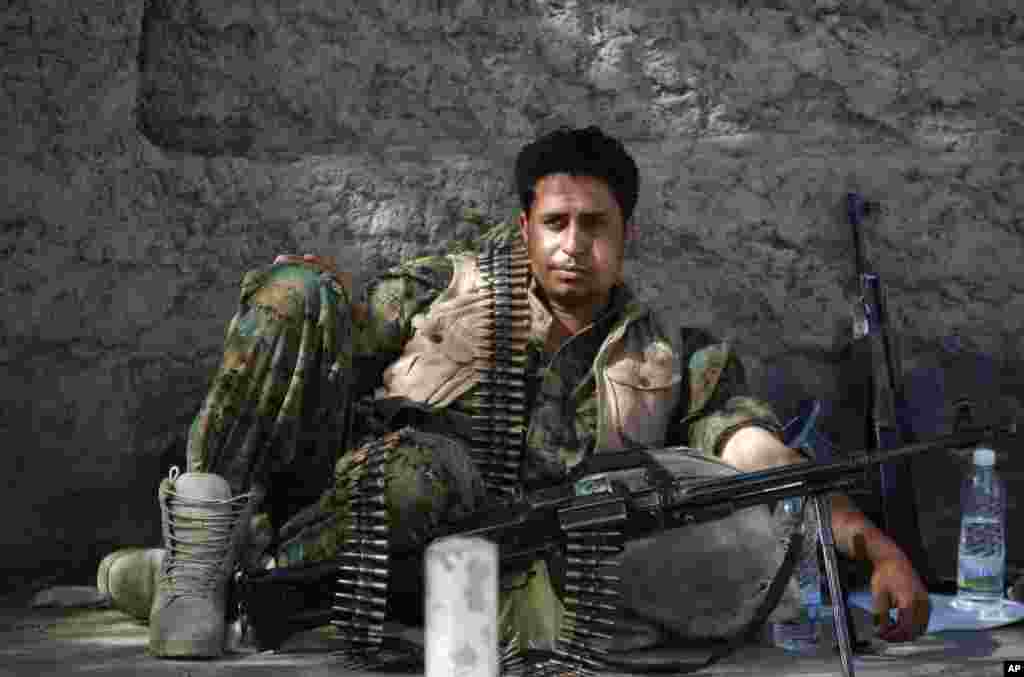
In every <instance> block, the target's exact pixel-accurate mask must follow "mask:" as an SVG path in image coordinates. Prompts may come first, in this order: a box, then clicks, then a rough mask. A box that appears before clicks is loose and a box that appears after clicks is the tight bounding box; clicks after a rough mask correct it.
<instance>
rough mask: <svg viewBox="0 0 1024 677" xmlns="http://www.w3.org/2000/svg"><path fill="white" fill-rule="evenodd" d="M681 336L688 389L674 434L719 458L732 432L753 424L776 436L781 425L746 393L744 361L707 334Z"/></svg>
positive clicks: (727, 345) (768, 409) (767, 408)
mask: <svg viewBox="0 0 1024 677" xmlns="http://www.w3.org/2000/svg"><path fill="white" fill-rule="evenodd" d="M683 336H684V341H683V345H684V353H683V356H684V360H685V363H686V365H687V368H686V379H687V387H686V388H685V389H684V390H683V395H684V396H683V402H682V403H681V404H682V406H681V407H680V410H679V413H680V418H679V421H678V423H677V424H676V425H675V426H673V428H674V430H675V435H674V436H675V437H676V438H677V439H679V440H680V441H682V442H683V443H684V444H686V445H687V446H690V447H692V448H695V449H698V450H700V451H702V452H704V453H705V454H709V455H712V456H721V454H722V449H723V448H724V447H725V444H726V442H728V440H729V438H730V437H731V436H732V435H733V433H735V432H736V431H738V430H740V429H742V428H745V427H748V426H756V427H759V428H764V429H765V430H768V431H769V432H771V433H772V434H774V435H775V436H777V437H778V438H779V439H780V440H781V439H782V424H781V423H780V422H779V419H778V416H777V415H776V414H775V412H774V411H773V409H772V407H771V405H769V404H768V403H767V402H765V401H764V400H761V399H758V398H756V397H753V396H751V395H750V392H749V388H748V386H747V381H746V375H745V373H744V370H743V364H742V363H741V362H740V359H739V357H738V356H737V355H736V352H735V350H734V349H733V347H732V345H731V344H730V343H729V342H727V341H716V340H715V339H714V338H713V337H711V336H710V335H709V334H707V333H705V332H697V333H690V334H689V335H687V332H686V330H684V332H683Z"/></svg>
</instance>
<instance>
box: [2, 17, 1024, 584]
mask: <svg viewBox="0 0 1024 677" xmlns="http://www.w3.org/2000/svg"><path fill="white" fill-rule="evenodd" d="M286 6H287V7H289V9H285V7H286ZM0 26H2V32H0V69H2V70H0V73H2V85H0V121H2V124H0V135H2V142H0V166H2V175H0V176H2V180H0V256H2V259H3V264H2V272H0V276H2V277H0V279H2V291H0V294H2V298H3V307H4V311H3V313H2V315H0V321H2V328H0V341H2V344H0V389H2V398H3V400H2V415H0V430H2V434H3V439H4V447H5V448H4V452H3V454H2V455H0V472H2V473H3V475H4V476H5V477H6V478H7V479H6V491H4V492H3V494H2V498H0V511H2V514H3V515H4V516H5V519H4V520H3V524H2V525H0V541H2V542H3V543H4V544H5V548H4V553H5V556H4V562H3V564H2V565H0V566H4V567H7V568H8V569H10V570H11V571H14V570H33V572H34V573H35V574H39V573H41V572H44V571H47V570H50V569H52V568H53V567H55V566H58V564H59V563H61V562H66V561H68V560H75V561H79V562H82V563H84V566H87V567H88V566H91V565H92V564H94V563H95V558H98V556H99V555H101V554H102V553H103V552H104V551H105V550H106V549H107V548H109V547H111V546H113V545H116V544H124V543H140V542H146V543H155V539H156V537H157V531H156V526H155V525H156V523H157V519H158V517H157V510H156V506H155V501H154V496H155V490H156V485H157V481H158V476H159V475H160V474H162V473H163V472H165V471H166V465H167V463H168V462H169V461H170V460H172V459H175V458H178V457H180V454H181V453H182V451H181V450H182V440H183V434H184V432H185V429H186V427H187V424H188V422H189V420H190V417H191V415H192V414H193V412H194V411H195V410H196V408H197V406H198V404H199V400H200V397H201V396H202V394H203V392H204V390H205V387H206V384H207V379H208V378H209V375H210V373H211V369H212V368H213V367H214V365H215V363H216V360H217V357H218V354H219V347H220V341H221V339H222V336H223V331H224V327H225V326H226V322H227V320H228V318H229V317H230V315H231V313H232V311H233V309H234V304H235V302H236V293H237V291H236V290H237V283H238V282H239V280H240V278H241V276H242V274H243V273H244V271H245V270H247V269H248V268H250V267H254V266H258V265H261V264H265V263H267V262H269V261H270V260H271V259H272V258H273V256H274V255H275V254H278V253H282V252H318V253H326V254H332V255H334V256H336V257H337V258H338V259H339V261H340V262H341V263H342V264H343V265H344V266H345V267H347V268H349V269H351V270H353V271H358V272H360V273H362V274H368V273H371V272H373V271H375V270H379V269H380V268H381V267H382V266H384V265H387V264H389V263H394V262H396V261H397V260H398V259H400V258H401V257H403V256H406V255H410V254H412V253H414V252H433V251H438V250H440V249H442V248H443V247H444V245H445V243H447V242H449V241H451V240H452V239H453V238H461V237H465V236H466V235H469V234H472V233H473V232H474V228H475V226H473V224H472V223H471V221H469V220H466V218H465V214H466V212H467V211H472V212H475V213H477V214H479V215H482V216H483V217H484V218H486V219H490V220H498V219H503V218H509V217H512V216H514V214H515V210H516V208H517V205H516V202H515V199H514V197H513V190H512V186H511V181H510V174H511V166H512V160H513V158H514V155H515V152H516V150H517V149H518V148H519V147H520V146H521V145H522V144H523V143H525V142H527V141H529V140H532V139H533V138H535V137H536V136H537V135H539V134H540V133H543V132H546V131H548V130H550V129H552V128H554V127H556V126H557V125H559V124H571V125H586V124H591V123H596V124H599V125H600V126H602V127H603V128H604V129H605V130H607V131H609V132H611V133H612V134H615V135H617V136H619V137H620V138H622V139H623V140H624V141H625V143H626V144H627V146H628V147H629V148H630V149H631V150H632V151H633V153H634V154H635V156H636V158H637V160H638V163H639V165H640V167H641V172H642V189H641V195H640V207H639V209H638V212H637V215H636V218H637V220H638V222H639V223H640V225H641V230H642V233H643V234H642V239H641V241H640V242H639V243H638V244H637V245H636V246H634V247H633V248H632V249H631V251H630V252H629V261H628V272H629V274H630V276H631V279H632V281H633V282H634V283H635V285H636V287H637V288H638V289H639V290H640V292H641V293H642V294H644V295H646V296H647V297H648V298H649V299H651V300H652V301H653V302H654V303H655V304H656V305H657V306H658V307H660V308H661V309H663V310H664V311H666V313H667V318H668V320H669V321H671V322H686V323H689V324H700V325H706V326H709V327H711V328H712V329H713V330H715V331H716V332H718V333H719V334H722V335H725V336H732V337H734V338H735V340H736V341H737V342H738V343H739V345H740V347H741V349H742V350H743V351H744V353H745V354H746V356H747V359H748V364H749V366H750V372H751V375H752V378H753V381H754V385H755V388H756V389H757V391H758V392H760V393H761V394H764V395H766V396H769V397H771V398H772V399H773V400H774V401H776V403H777V404H778V405H779V408H780V411H782V412H784V413H787V412H789V411H791V409H792V406H793V405H794V404H795V402H796V400H797V399H798V398H800V397H805V396H807V395H809V394H816V395H819V396H822V397H826V398H830V399H832V400H841V399H842V397H841V396H840V391H841V389H842V388H841V381H840V380H838V377H837V373H838V372H837V368H836V367H837V364H838V363H839V358H840V356H841V351H842V348H843V345H844V342H845V341H846V339H847V337H848V335H849V333H850V327H849V310H848V309H849V304H850V302H851V300H852V292H853V287H852V281H853V275H854V271H853V262H852V246H851V237H850V232H849V229H848V227H847V226H846V224H845V213H844V205H843V196H844V195H845V193H846V192H847V191H849V190H859V191H861V192H862V193H863V194H864V195H865V196H866V197H868V198H869V199H871V200H876V201H878V202H879V203H880V204H881V205H882V212H881V214H880V215H879V216H878V217H877V218H875V219H873V220H871V221H870V222H869V223H868V224H867V227H868V228H869V231H870V232H869V234H868V236H867V244H868V251H869V253H870V254H871V255H872V256H873V257H874V259H875V261H876V262H877V267H878V269H879V270H880V271H881V273H882V274H883V276H884V279H885V281H886V282H887V283H888V285H889V289H890V301H891V303H892V305H893V306H894V307H896V308H898V309H899V313H898V315H897V317H896V319H897V320H898V321H899V322H900V323H901V325H902V327H903V328H904V329H905V339H906V341H905V348H906V357H907V358H908V361H907V368H908V370H914V369H917V370H918V371H917V372H914V373H917V374H918V377H917V378H916V380H915V383H916V384H917V385H916V386H915V387H916V388H918V390H919V391H920V392H925V391H927V392H929V393H931V392H937V393H939V395H941V396H942V397H945V398H946V399H947V400H948V399H952V397H954V396H955V394H956V393H957V392H958V390H957V388H959V387H964V388H969V389H970V390H971V392H972V393H973V394H974V397H975V398H977V399H978V400H979V401H980V402H981V404H982V405H983V406H982V407H981V408H982V409H983V411H984V412H989V413H991V412H996V411H1001V412H1005V411H1013V410H1014V408H1015V407H1016V409H1017V410H1019V408H1020V402H1021V401H1022V400H1024V387H1022V385H1021V384H1022V382H1024V378H1022V377H1024V360H1022V357H1021V355H1022V348H1024V187H1022V179H1024V87H1022V86H1021V84H1022V83H1024V16H1022V14H1021V12H1020V6H1019V2H1017V1H1016V0H991V1H988V2H982V1H978V2H973V3H962V2H959V1H958V0H943V1H940V2H920V1H919V0H903V1H902V2H887V1H885V0H859V1H854V2H842V3H840V2H836V1H834V0H832V1H828V0H819V1H818V2H811V1H810V0H776V1H775V2H739V1H738V0H730V1H729V2H725V3H722V2H720V1H719V0H713V1H712V0H692V1H689V2H681V1H680V0H640V1H638V2H630V3H618V2H601V1H592V2H586V1H580V2H571V1H567V2H555V1H553V0H546V1H540V2H534V1H528V0H496V1H495V2H485V1H484V0H462V1H458V0H431V1H430V2H427V1H426V0H378V1H377V2H358V3H354V2H317V1H316V0H304V1H300V2H293V3H263V2H255V1H245V0H230V1H228V2H221V1H217V2H214V1H212V0H189V1H185V0H149V1H148V2H143V1H142V0H132V1H129V2H112V1H110V0H82V1H81V2H76V3H72V4H71V5H70V6H69V5H67V3H58V2H56V1H55V0H47V1H35V2H31V3H30V2H27V1H24V0H21V1H18V0H15V1H14V2H10V3H6V5H5V9H0ZM950 337H952V339H951V340H947V339H950ZM956 340H959V346H960V347H959V349H958V348H957V347H956ZM943 346H945V347H943ZM978 365H980V367H979V366H978ZM926 367H933V368H934V369H933V370H932V371H922V370H923V369H925V368H926ZM979 369H982V370H981V371H979ZM984 369H988V372H987V373H988V376H984V375H983V374H984V373H986V372H984V371H983V370H984ZM937 379H938V380H937ZM993 405H994V406H993ZM944 411H945V410H942V411H940V412H939V413H938V414H936V415H934V416H932V417H931V418H932V421H931V423H930V424H929V425H930V426H931V429H929V430H927V431H926V432H929V433H931V432H941V431H942V430H943V429H944V428H945V427H948V417H946V416H945V413H944ZM830 428H831V429H832V430H833V431H837V432H839V433H841V435H842V437H841V439H840V442H841V443H843V444H844V445H846V444H848V443H849V441H850V440H855V439H856V434H854V432H852V430H851V425H850V424H849V421H848V420H847V419H844V417H843V415H838V416H837V417H835V418H834V419H833V420H832V421H830ZM1001 451H1003V450H1001ZM1005 451H1009V450H1005ZM1015 451H1018V452H1019V450H1015ZM1019 456H1020V454H1019V453H1018V458H1019ZM947 465H948V466H949V468H948V472H947V473H946V475H944V476H943V477H945V485H948V486H952V487H954V488H955V486H956V485H955V473H954V471H955V470H957V468H958V466H957V462H956V461H954V460H949V461H948V462H947ZM933 467H934V466H933ZM1019 480H1020V477H1019V475H1018V477H1017V480H1016V481H1018V482H1019ZM922 483H923V484H924V485H925V486H924V491H923V492H922V493H923V495H922V502H924V503H928V502H929V501H930V502H931V503H929V505H930V507H931V509H932V510H933V511H935V514H936V515H937V516H938V517H937V519H939V520H940V521H942V520H944V521H945V522H946V523H952V524H955V521H956V519H957V512H956V506H955V504H953V505H952V506H951V507H950V500H953V501H955V493H954V494H952V495H950V494H948V493H947V494H946V498H945V499H940V498H937V496H938V493H936V487H937V486H938V483H939V480H933V479H932V476H931V475H929V477H928V478H927V479H926V480H925V479H924V478H923V481H922ZM948 486H947V489H944V490H943V491H952V489H948ZM951 496H952V497H951ZM943 503H944V504H945V505H942V504H943ZM1014 506H1015V508H1014V509H1017V508H1016V503H1015V504H1014ZM940 508H941V510H940ZM940 513H941V514H940ZM1017 514H1020V512H1019V509H1018V513H1017ZM935 533H936V532H932V531H929V532H928V535H927V537H928V538H929V539H930V542H932V543H933V544H934V543H939V545H940V546H941V548H939V549H940V550H941V557H942V558H943V562H944V563H948V562H952V557H953V552H952V550H951V548H953V546H952V544H951V543H949V542H947V541H942V539H941V538H940V537H938V536H936V535H935ZM943 538H945V537H943ZM6 546H13V547H6ZM1020 548H1021V545H1020V544H1019V543H1012V544H1011V558H1012V557H1017V558H1018V559H1020V556H1021V549H1020ZM12 575H13V574H12Z"/></svg>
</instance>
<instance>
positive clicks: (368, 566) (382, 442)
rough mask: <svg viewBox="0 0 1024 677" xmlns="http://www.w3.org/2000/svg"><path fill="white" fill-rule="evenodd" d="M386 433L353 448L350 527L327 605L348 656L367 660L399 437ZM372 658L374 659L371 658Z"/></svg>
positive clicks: (382, 586)
mask: <svg viewBox="0 0 1024 677" xmlns="http://www.w3.org/2000/svg"><path fill="white" fill-rule="evenodd" d="M401 438H402V434H401V433H400V432H394V433H389V434H387V435H384V436H383V437H381V438H380V439H378V440H376V441H373V442H371V443H369V444H367V445H365V446H364V447H362V448H360V449H359V450H358V451H356V452H354V458H353V460H354V462H355V466H356V467H359V466H362V472H361V475H360V477H359V478H358V479H357V480H356V481H355V482H354V483H353V486H352V488H351V489H350V493H349V497H350V498H349V500H350V506H351V510H352V513H351V515H352V530H351V533H350V534H349V537H348V538H347V539H346V540H345V541H344V543H343V544H342V547H341V548H340V550H339V552H338V555H337V559H338V561H339V565H338V569H337V579H336V583H337V586H336V588H335V591H334V600H333V604H332V606H331V611H332V613H331V625H332V626H334V629H335V636H336V637H337V638H338V639H339V640H341V641H342V642H344V643H345V644H346V645H347V646H346V649H347V653H348V655H349V657H350V658H353V659H358V658H360V657H365V658H370V656H371V655H372V654H376V653H378V652H379V651H380V649H381V647H382V644H383V640H384V621H385V619H386V616H387V598H388V576H389V569H390V568H389V566H388V546H389V538H388V537H389V531H390V526H389V524H388V515H387V504H386V497H385V493H384V490H385V487H386V472H387V461H388V453H389V452H390V451H391V450H392V449H394V448H395V447H396V446H397V445H398V444H399V443H400V441H401ZM370 662H373V661H370Z"/></svg>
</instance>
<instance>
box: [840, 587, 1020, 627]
mask: <svg viewBox="0 0 1024 677" xmlns="http://www.w3.org/2000/svg"><path fill="white" fill-rule="evenodd" d="M928 597H929V598H930V599H931V602H932V615H931V617H930V618H929V619H928V630H927V632H928V633H932V632H942V631H943V630H991V629H992V628H998V627H1001V626H1003V625H1010V624H1012V623H1017V622H1018V621H1021V620H1024V604H1021V603H1020V602H1012V601H1010V600H1008V599H1004V600H1002V604H1000V605H998V606H996V607H994V608H993V609H991V610H989V611H985V612H981V613H979V612H975V611H965V610H963V609H958V608H956V607H955V606H953V600H955V599H956V595H936V594H929V595H928ZM849 600H850V604H852V605H854V606H857V607H860V608H861V609H864V610H865V611H867V612H869V613H873V609H872V605H871V592H870V591H868V590H858V591H856V592H852V593H850V596H849Z"/></svg>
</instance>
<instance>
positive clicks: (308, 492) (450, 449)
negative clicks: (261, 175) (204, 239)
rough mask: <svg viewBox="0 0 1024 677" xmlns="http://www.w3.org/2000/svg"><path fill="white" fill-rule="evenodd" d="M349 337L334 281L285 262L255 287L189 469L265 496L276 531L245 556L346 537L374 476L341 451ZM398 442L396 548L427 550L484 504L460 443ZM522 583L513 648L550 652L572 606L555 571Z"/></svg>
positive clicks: (508, 597) (508, 599)
mask: <svg viewBox="0 0 1024 677" xmlns="http://www.w3.org/2000/svg"><path fill="white" fill-rule="evenodd" d="M352 335H353V332H352V306H351V299H350V296H349V294H348V291H347V290H346V289H344V288H342V287H341V286H340V285H338V284H337V282H336V281H335V280H333V279H332V278H331V277H330V276H327V275H321V274H320V273H319V271H318V270H316V269H315V268H313V267H309V266H305V265H303V264H286V265H275V266H273V267H271V268H268V269H265V270H263V271H260V272H256V273H250V274H248V275H247V276H246V277H245V280H244V281H243V283H242V290H241V299H240V303H239V308H238V310H237V312H236V313H235V315H234V317H233V318H232V320H231V322H230V325H229V326H228V330H227V336H226V338H225V343H224V352H223V357H222V360H221V364H220V366H219V368H218V369H217V372H216V373H215V375H214V379H213V382H212V384H211V386H210V389H209V392H208V395H207V397H206V399H205V401H204V402H203V404H202V407H201V409H200V411H199V413H198V415H197V416H196V418H195V420H194V421H193V424H192V427H191V430H190V432H189V437H188V448H187V455H188V467H189V470H191V471H195V472H213V473H217V474H220V475H222V476H224V477H225V478H226V479H227V480H228V482H229V484H230V485H231V487H232V490H233V491H234V492H235V493H241V492H245V491H249V490H252V489H256V490H257V493H258V494H261V495H263V496H264V499H263V503H262V507H260V508H257V513H258V514H257V517H256V519H254V524H259V525H262V527H263V528H264V529H265V528H266V527H267V526H268V525H269V526H270V527H271V528H272V531H273V534H272V535H271V536H270V537H269V538H265V539H263V540H262V541H260V542H259V543H257V544H256V547H257V548H261V549H262V548H264V547H265V548H266V551H265V552H262V553H253V552H249V553H246V556H245V558H244V559H245V560H246V561H248V562H250V563H252V562H256V561H259V559H260V556H262V557H263V559H264V561H265V560H266V558H267V557H273V559H274V560H275V561H276V565H277V566H288V565H298V564H303V563H311V562H316V561H319V560H324V559H329V558H331V557H333V556H334V555H335V553H336V552H337V551H338V548H339V545H340V543H342V542H343V541H344V540H345V538H346V536H347V535H348V533H349V529H350V528H351V524H352V521H351V516H350V501H349V490H350V487H351V486H352V485H353V483H354V482H355V481H356V480H358V479H359V475H360V473H361V472H362V471H363V469H364V468H365V466H363V465H361V464H359V463H356V462H354V461H353V459H354V457H355V456H356V455H357V454H358V451H359V450H358V449H348V450H346V449H339V445H341V444H342V443H343V438H344V431H345V428H346V422H345V421H344V420H343V416H342V413H343V412H344V410H345V408H346V406H347V404H348V401H347V398H348V397H349V396H350V393H351V385H352V383H353V382H354V380H355V378H354V377H355V375H354V374H352V373H351V372H352V349H353V345H352ZM397 440H398V441H397V442H396V443H395V444H394V445H393V446H392V448H391V449H390V451H389V453H388V461H387V464H386V466H385V467H386V485H385V486H386V489H385V500H386V507H387V516H388V522H389V529H390V538H391V543H392V545H393V546H396V547H403V548H404V547H409V546H423V545H425V544H426V541H427V539H428V538H429V535H430V534H431V532H432V531H433V530H434V529H435V528H436V527H437V526H438V525H440V524H443V523H449V522H451V521H453V520H458V519H461V518H463V517H465V516H467V515H468V514H470V513H471V512H473V511H475V510H477V509H479V508H481V507H482V506H483V504H484V501H485V498H486V493H485V490H484V485H483V481H482V479H481V477H480V474H479V472H478V471H477V469H476V467H475V466H474V464H473V462H472V460H471V459H470V455H469V450H468V448H467V447H466V446H465V445H464V444H463V443H462V442H461V441H460V440H458V439H455V438H453V437H449V436H446V435H442V434H437V433H431V432H425V431H420V430H415V429H413V428H408V427H406V428H403V429H402V430H400V431H399V434H398V436H397ZM335 459H337V460H335ZM250 531H251V532H252V531H254V530H250ZM252 540H254V539H250V541H252ZM267 541H269V544H267ZM251 547H252V543H251V542H250V549H251ZM518 578H519V579H520V580H512V581H503V588H504V587H507V588H509V589H508V590H507V591H505V592H503V593H502V596H501V602H500V604H501V627H502V635H503V638H504V639H511V638H512V637H513V636H515V637H518V639H519V641H520V642H524V643H525V642H530V643H534V644H535V643H537V642H542V643H546V642H550V641H552V640H553V639H554V637H555V635H556V634H557V628H558V624H559V622H560V621H561V617H562V605H561V603H560V601H559V599H558V597H557V595H556V594H555V592H554V588H553V586H552V584H551V581H550V579H549V577H548V574H547V569H546V565H545V564H544V563H543V562H538V563H537V564H536V565H535V567H534V570H533V571H532V572H531V574H529V575H521V576H519V577H518ZM411 603H412V604H415V605H420V604H422V601H421V600H414V601H412V602H411Z"/></svg>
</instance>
